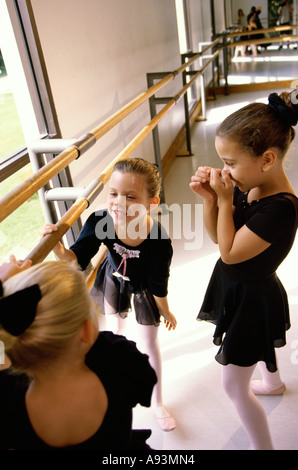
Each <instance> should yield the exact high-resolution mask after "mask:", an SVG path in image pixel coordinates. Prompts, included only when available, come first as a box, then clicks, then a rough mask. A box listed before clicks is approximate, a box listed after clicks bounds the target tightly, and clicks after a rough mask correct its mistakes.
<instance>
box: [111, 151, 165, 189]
mask: <svg viewBox="0 0 298 470" xmlns="http://www.w3.org/2000/svg"><path fill="white" fill-rule="evenodd" d="M114 171H121V172H122V173H134V174H137V175H142V176H144V178H145V180H146V184H147V191H148V196H149V197H150V198H153V197H155V196H159V193H160V190H161V176H160V173H159V171H158V167H157V166H156V165H155V164H154V163H150V162H148V161H147V160H144V159H143V158H137V157H135V158H127V159H124V160H119V161H118V162H117V163H115V165H114V168H113V172H114Z"/></svg>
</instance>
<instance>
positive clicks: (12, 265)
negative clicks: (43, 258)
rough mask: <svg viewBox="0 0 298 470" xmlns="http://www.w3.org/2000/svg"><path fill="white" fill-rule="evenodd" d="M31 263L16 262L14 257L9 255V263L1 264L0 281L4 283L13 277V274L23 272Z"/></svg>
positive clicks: (28, 261)
mask: <svg viewBox="0 0 298 470" xmlns="http://www.w3.org/2000/svg"><path fill="white" fill-rule="evenodd" d="M31 264H32V262H31V261H30V260H27V261H22V260H17V259H16V257H15V256H14V255H10V257H9V263H3V264H2V265H1V266H0V279H1V281H2V282H4V281H6V280H7V279H8V278H9V277H11V276H14V275H15V274H17V273H19V272H21V271H24V269H27V268H29V267H30V266H31Z"/></svg>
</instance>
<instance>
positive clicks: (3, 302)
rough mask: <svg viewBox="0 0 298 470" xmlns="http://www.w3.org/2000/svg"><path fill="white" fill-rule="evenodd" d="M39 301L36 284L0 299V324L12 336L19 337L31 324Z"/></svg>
mask: <svg viewBox="0 0 298 470" xmlns="http://www.w3.org/2000/svg"><path fill="white" fill-rule="evenodd" d="M40 299H41V292H40V288H39V286H38V285H37V284H34V285H33V286H30V287H27V288H25V289H22V290H19V291H17V292H15V293H14V294H11V295H8V296H7V297H2V298H1V299H0V324H1V325H2V327H3V328H4V330H6V331H8V333H10V334H11V335H13V336H19V335H21V334H22V333H23V332H24V331H25V330H26V329H27V328H28V327H29V326H30V325H31V323H32V322H33V320H34V318H35V314H36V307H37V304H38V302H39V301H40Z"/></svg>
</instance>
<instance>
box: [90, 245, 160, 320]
mask: <svg viewBox="0 0 298 470" xmlns="http://www.w3.org/2000/svg"><path fill="white" fill-rule="evenodd" d="M116 269H117V268H116V267H115V265H114V266H113V264H112V260H111V258H110V256H109V254H107V255H106V256H105V259H104V260H103V262H102V263H101V265H100V267H99V271H98V274H97V276H96V280H95V283H94V285H93V287H92V289H91V291H90V295H91V296H92V299H93V300H94V302H95V304H96V305H98V306H99V307H100V311H101V313H102V314H103V315H106V314H107V312H106V308H105V298H106V299H107V300H108V303H109V306H110V312H109V313H110V314H114V315H115V314H118V315H119V316H120V317H121V318H123V319H124V318H126V317H127V315H128V312H130V311H131V310H132V306H131V301H132V294H134V295H133V305H134V310H135V316H136V321H137V323H139V324H140V325H154V326H159V324H160V313H159V310H158V308H157V305H156V302H155V300H154V297H153V295H152V294H151V293H150V292H149V290H148V289H140V290H138V291H136V292H134V289H133V288H132V286H131V284H130V283H129V281H127V280H125V278H124V277H123V276H119V277H118V276H117V277H115V275H114V274H115V272H117V271H116Z"/></svg>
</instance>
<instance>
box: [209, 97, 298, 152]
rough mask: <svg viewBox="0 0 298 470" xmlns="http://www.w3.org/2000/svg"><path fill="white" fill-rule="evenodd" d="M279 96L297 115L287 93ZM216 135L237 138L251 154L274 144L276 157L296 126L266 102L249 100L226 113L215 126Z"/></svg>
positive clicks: (288, 143)
mask: <svg viewBox="0 0 298 470" xmlns="http://www.w3.org/2000/svg"><path fill="white" fill-rule="evenodd" d="M279 97H280V98H281V99H282V100H283V102H284V105H286V106H287V107H288V108H289V109H290V110H291V111H294V113H296V115H298V112H297V106H294V105H293V104H292V102H291V94H290V93H288V92H283V93H281V94H280V95H279ZM216 136H219V137H225V138H230V139H232V140H234V141H236V142H238V144H239V145H240V147H241V149H242V150H243V151H244V152H248V153H250V154H251V155H252V156H254V157H258V156H261V155H262V154H263V153H264V152H265V151H266V150H268V149H269V148H276V149H277V150H278V156H279V158H283V157H284V156H285V154H286V152H287V150H288V148H289V146H290V144H291V142H292V141H293V140H294V138H295V129H294V128H293V126H291V125H289V123H287V122H285V121H284V120H283V119H282V118H281V116H279V114H278V113H277V112H275V111H274V110H273V109H272V108H271V107H270V106H269V105H267V104H264V103H252V104H249V105H247V106H244V107H243V108H241V109H239V110H238V111H236V112H234V113H232V114H231V115H230V116H228V117H227V118H226V119H225V120H224V121H223V122H222V123H221V124H220V125H219V127H218V128H217V130H216Z"/></svg>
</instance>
